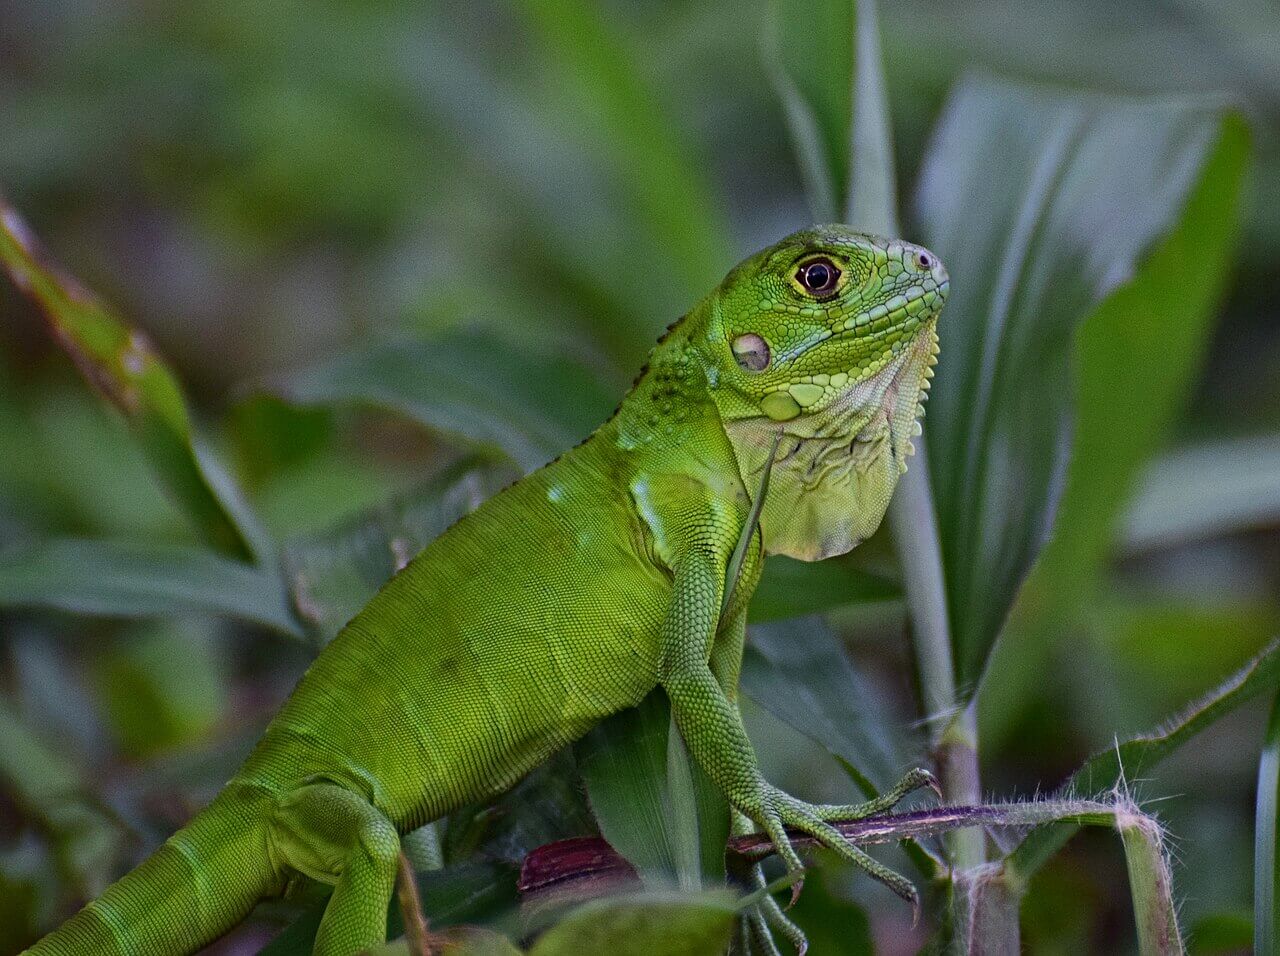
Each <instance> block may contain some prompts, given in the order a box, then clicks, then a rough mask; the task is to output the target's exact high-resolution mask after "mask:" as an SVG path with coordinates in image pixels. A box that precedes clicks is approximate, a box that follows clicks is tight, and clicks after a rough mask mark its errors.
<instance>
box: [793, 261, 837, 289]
mask: <svg viewBox="0 0 1280 956" xmlns="http://www.w3.org/2000/svg"><path fill="white" fill-rule="evenodd" d="M796 281H797V282H799V283H800V285H801V286H802V287H803V288H804V289H805V290H806V291H808V292H810V293H812V294H813V295H827V294H829V293H831V292H834V291H835V288H836V284H837V283H838V282H839V281H840V270H839V269H837V268H836V264H835V263H834V262H832V261H831V260H830V259H812V260H810V261H809V262H806V263H805V264H804V265H802V266H801V267H800V268H799V269H797V270H796Z"/></svg>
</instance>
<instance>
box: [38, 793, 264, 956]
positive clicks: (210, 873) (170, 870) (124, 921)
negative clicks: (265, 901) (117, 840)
mask: <svg viewBox="0 0 1280 956" xmlns="http://www.w3.org/2000/svg"><path fill="white" fill-rule="evenodd" d="M273 805H274V804H273V803H272V802H271V801H270V800H269V799H266V798H262V797H258V798H250V799H246V798H245V797H244V796H242V795H240V794H232V793H229V792H226V791H224V792H223V793H222V794H220V795H219V796H218V797H217V799H215V800H214V801H213V803H211V804H210V805H209V806H208V807H207V808H206V809H205V810H204V811H203V812H201V813H200V814H198V815H197V816H196V817H195V819H193V820H192V821H191V823H190V824H188V825H187V826H186V827H184V828H183V829H181V830H179V831H178V832H177V833H175V834H174V835H173V836H171V837H170V838H169V839H168V840H166V841H165V843H164V845H163V846H161V847H160V848H159V849H158V850H156V852H155V853H153V854H152V855H151V856H150V857H148V858H147V859H146V860H144V861H143V862H142V863H141V864H140V865H139V866H138V867H137V869H135V870H133V871H132V872H130V873H127V874H125V876H124V877H122V878H121V879H120V880H119V881H118V882H116V883H113V884H112V885H111V886H109V887H108V888H107V891H106V892H105V893H103V894H102V896H101V897H100V898H98V899H97V900H94V901H93V902H92V903H90V904H89V905H88V906H86V907H85V908H84V909H82V910H81V911H80V912H79V913H77V914H76V915H75V916H73V917H72V918H71V919H69V920H68V921H67V922H66V923H64V924H63V925H62V926H61V927H60V928H58V929H56V930H54V931H53V932H52V933H50V934H49V935H48V936H46V937H45V938H44V939H42V940H40V941H39V942H38V943H36V944H35V945H34V946H32V947H31V949H29V950H27V954H28V956H179V954H184V953H194V952H197V951H198V950H200V949H201V948H202V947H204V946H206V945H207V944H209V943H210V942H212V941H213V940H215V939H217V938H218V937H219V936H221V935H223V934H224V933H226V932H227V931H228V930H229V929H231V928H232V927H233V926H235V925H236V924H237V923H239V922H240V921H241V920H242V919H244V918H245V916H247V915H248V914H249V911H250V910H251V909H253V907H254V904H255V903H257V901H258V900H259V899H261V898H262V897H263V896H265V895H267V894H269V893H271V892H273V891H274V889H275V888H276V887H277V886H278V884H279V881H278V880H277V879H276V877H275V875H274V873H273V870H272V866H271V861H270V858H269V855H268V850H267V840H268V836H267V821H268V819H269V817H268V814H269V813H270V808H271V807H272V806H273Z"/></svg>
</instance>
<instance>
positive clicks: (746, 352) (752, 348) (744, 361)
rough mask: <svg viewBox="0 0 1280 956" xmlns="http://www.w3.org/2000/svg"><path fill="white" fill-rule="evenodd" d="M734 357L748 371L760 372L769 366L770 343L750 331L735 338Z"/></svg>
mask: <svg viewBox="0 0 1280 956" xmlns="http://www.w3.org/2000/svg"><path fill="white" fill-rule="evenodd" d="M733 357H734V358H735V359H737V360H738V364H739V365H741V366H742V367H743V368H745V369H746V370H747V371H748V372H760V371H763V370H764V369H766V368H768V367H769V343H768V342H766V341H765V340H764V339H762V338H761V337H760V336H758V335H756V334H755V333H754V332H748V333H747V334H746V335H739V336H738V337H737V338H736V339H734V340H733Z"/></svg>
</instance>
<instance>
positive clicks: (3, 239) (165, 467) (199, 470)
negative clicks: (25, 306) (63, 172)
mask: <svg viewBox="0 0 1280 956" xmlns="http://www.w3.org/2000/svg"><path fill="white" fill-rule="evenodd" d="M0 264H3V266H4V268H5V269H6V270H7V271H8V273H9V276H10V278H11V279H12V280H13V283H14V285H16V286H17V287H18V288H19V289H20V290H21V291H22V292H23V293H25V294H26V295H27V296H29V297H30V298H31V299H33V300H34V301H35V302H36V303H37V304H38V305H39V306H40V310H41V312H42V314H43V315H44V317H45V320H46V321H47V323H48V325H49V330H50V332H52V334H53V336H54V338H55V339H57V340H58V342H59V344H60V345H61V346H62V347H63V348H64V349H65V350H66V352H67V354H68V355H69V356H70V357H71V359H72V361H74V362H75V364H76V366H77V367H78V368H79V369H80V371H81V372H82V373H83V374H84V377H85V378H86V379H88V380H89V382H90V384H92V385H93V386H94V387H95V388H96V389H97V390H98V391H99V392H100V393H101V394H102V395H103V396H104V397H105V398H106V399H107V400H108V401H110V402H111V403H112V404H114V405H115V406H116V407H117V408H119V409H120V411H121V412H123V413H124V416H125V418H126V420H127V421H128V422H129V424H130V426H131V427H132V429H133V432H134V434H135V435H136V436H137V438H138V441H139V443H140V444H141V446H142V448H143V449H144V450H145V451H146V453H147V456H148V457H149V458H150V459H151V464H152V467H154V468H155V470H156V473H157V475H158V476H159V477H160V480H161V481H162V483H163V484H164V486H165V488H166V489H167V490H168V492H169V493H170V495H172V496H173V498H174V499H175V500H176V501H177V502H178V504H179V505H181V506H182V508H183V509H184V510H185V511H186V512H187V514H188V515H189V516H190V517H191V519H192V520H193V521H194V522H195V524H196V526H197V527H198V528H199V529H200V531H201V532H202V533H203V535H204V537H205V539H206V540H207V541H208V542H209V543H210V544H212V545H213V546H214V547H215V548H217V549H218V550H220V551H224V552H226V553H228V554H231V555H233V556H235V557H242V558H252V557H254V555H255V554H256V553H257V552H258V551H260V550H261V546H262V545H263V543H264V542H263V541H262V536H261V534H260V533H259V532H257V531H256V530H254V529H253V528H252V523H251V520H250V518H249V516H248V512H247V508H246V507H245V506H244V504H243V502H242V501H240V500H239V499H238V498H237V497H236V495H235V493H234V489H233V488H232V486H231V485H230V482H229V481H228V479H227V478H226V477H225V476H224V475H223V474H222V473H221V472H220V471H217V470H216V468H214V467H213V462H212V459H211V457H210V456H209V454H208V453H207V452H206V451H204V450H203V448H202V447H201V445H200V442H199V439H198V436H197V435H196V433H195V429H194V427H193V424H192V421H191V416H190V413H189V412H188V410H187V406H186V401H185V400H184V398H183V395H182V387H181V385H180V384H179V382H178V379H177V377H176V376H175V375H174V373H173V370H172V369H170V368H169V366H168V365H167V364H166V363H165V361H164V359H162V358H161V357H160V356H159V355H158V354H156V352H155V350H154V349H153V348H152V347H151V344H150V342H149V341H148V340H147V338H146V336H145V335H143V334H142V333H141V332H140V331H139V330H137V329H133V328H130V327H129V326H128V325H126V324H125V323H124V322H123V321H121V320H120V319H119V318H118V317H117V316H116V315H115V314H114V313H113V312H112V311H111V310H110V309H109V308H108V307H107V306H106V305H105V304H104V303H102V302H101V301H100V300H99V299H98V298H97V297H96V296H94V295H93V294H92V293H91V292H89V291H88V290H87V289H85V288H84V287H83V286H81V285H80V284H79V283H78V282H76V281H75V280H74V279H72V278H70V277H69V276H67V275H65V274H63V273H62V272H61V271H60V270H59V269H58V268H57V267H56V266H54V265H52V264H50V263H49V262H48V260H47V258H46V257H45V256H44V254H43V253H42V251H41V250H40V248H39V244H38V243H37V241H36V239H35V237H34V236H33V235H32V233H31V231H30V230H29V229H28V228H27V225H26V224H25V223H24V222H23V221H22V219H21V217H19V215H18V213H17V212H16V211H15V210H14V209H13V208H11V207H10V206H8V205H7V204H5V203H4V202H3V200H0Z"/></svg>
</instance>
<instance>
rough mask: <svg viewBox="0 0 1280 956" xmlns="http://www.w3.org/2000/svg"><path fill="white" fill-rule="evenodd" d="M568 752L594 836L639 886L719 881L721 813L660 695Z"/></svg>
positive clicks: (724, 826)
mask: <svg viewBox="0 0 1280 956" xmlns="http://www.w3.org/2000/svg"><path fill="white" fill-rule="evenodd" d="M574 753H575V755H576V757H577V761H578V769H579V771H580V773H581V774H582V780H583V783H584V784H585V785H586V789H587V798H588V800H589V802H590V804H591V810H592V813H594V814H595V818H596V822H597V823H598V824H599V825H600V832H601V834H602V835H603V836H604V838H605V839H606V840H607V841H608V842H609V845H610V846H612V847H613V848H614V849H615V850H617V851H618V852H619V853H620V854H622V856H623V857H625V858H626V860H627V861H628V862H629V863H631V864H632V866H634V867H635V868H636V870H637V871H638V872H639V874H640V876H641V878H642V879H644V880H646V881H649V882H651V883H653V884H655V885H666V886H671V885H675V886H679V887H680V888H681V889H683V890H696V889H698V888H699V887H701V886H703V885H704V884H707V883H710V884H713V885H714V884H718V883H720V882H723V880H724V851H725V844H726V842H727V840H728V837H729V808H728V805H727V804H726V803H725V802H724V799H723V797H722V796H721V795H720V793H719V791H718V790H717V789H716V788H715V787H713V786H712V785H711V782H710V781H709V780H708V779H707V778H706V776H705V774H704V773H703V772H702V770H701V768H699V767H698V765H697V764H696V763H694V762H693V761H692V760H691V759H690V758H689V755H688V753H687V751H686V750H685V748H684V746H683V742H682V741H681V739H680V736H679V731H678V730H677V729H676V727H675V724H674V722H673V721H672V719H671V706H670V704H669V702H668V701H667V696H666V694H665V693H664V692H663V691H662V690H661V689H659V690H655V691H654V692H653V693H651V694H650V695H649V696H648V697H646V698H645V699H644V701H643V702H642V703H641V704H640V706H638V707H632V708H629V709H627V710H624V711H622V712H621V713H618V714H615V715H613V716H612V717H610V718H609V719H607V720H605V721H604V722H603V723H601V724H599V725H597V726H596V727H594V728H593V729H592V730H591V731H590V732H589V733H588V734H587V735H586V736H585V737H584V738H583V739H582V740H580V741H579V742H578V743H577V744H576V745H575V748H574Z"/></svg>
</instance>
